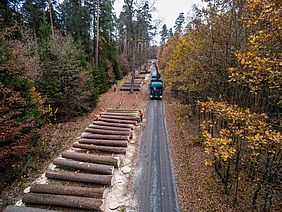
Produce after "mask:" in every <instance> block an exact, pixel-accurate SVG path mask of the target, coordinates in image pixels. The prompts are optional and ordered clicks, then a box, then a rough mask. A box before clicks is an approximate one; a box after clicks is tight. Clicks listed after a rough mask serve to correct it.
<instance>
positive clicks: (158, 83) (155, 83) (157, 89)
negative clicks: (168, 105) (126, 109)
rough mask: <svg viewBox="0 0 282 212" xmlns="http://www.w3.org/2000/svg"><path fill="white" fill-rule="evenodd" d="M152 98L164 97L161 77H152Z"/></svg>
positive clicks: (150, 86) (150, 87)
mask: <svg viewBox="0 0 282 212" xmlns="http://www.w3.org/2000/svg"><path fill="white" fill-rule="evenodd" d="M149 89H150V98H151V99H162V98H163V81H162V80H160V79H152V80H151V81H150V85H149Z"/></svg>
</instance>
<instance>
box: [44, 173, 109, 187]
mask: <svg viewBox="0 0 282 212" xmlns="http://www.w3.org/2000/svg"><path fill="white" fill-rule="evenodd" d="M46 177H47V178H50V179H58V180H70V181H75V182H81V183H93V184H101V185H107V186H110V185H111V181H112V175H97V174H82V173H75V172H49V171H47V172H46Z"/></svg>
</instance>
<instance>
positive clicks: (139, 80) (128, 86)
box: [120, 73, 146, 91]
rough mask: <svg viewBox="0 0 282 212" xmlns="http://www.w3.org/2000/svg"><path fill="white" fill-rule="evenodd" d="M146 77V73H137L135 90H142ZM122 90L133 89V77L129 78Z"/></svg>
mask: <svg viewBox="0 0 282 212" xmlns="http://www.w3.org/2000/svg"><path fill="white" fill-rule="evenodd" d="M145 78H146V74H144V73H142V74H137V75H136V76H135V79H134V84H133V90H134V91H140V90H141V87H142V85H143V83H144V80H145ZM120 90H121V91H130V90H131V79H128V80H126V81H125V82H124V84H123V85H122V86H121V88H120Z"/></svg>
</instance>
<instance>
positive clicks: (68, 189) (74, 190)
mask: <svg viewBox="0 0 282 212" xmlns="http://www.w3.org/2000/svg"><path fill="white" fill-rule="evenodd" d="M104 191H105V189H104V188H86V187H79V186H65V185H54V184H35V185H32V186H31V188H30V192H33V193H46V194H60V195H70V196H80V197H92V198H103V194H104Z"/></svg>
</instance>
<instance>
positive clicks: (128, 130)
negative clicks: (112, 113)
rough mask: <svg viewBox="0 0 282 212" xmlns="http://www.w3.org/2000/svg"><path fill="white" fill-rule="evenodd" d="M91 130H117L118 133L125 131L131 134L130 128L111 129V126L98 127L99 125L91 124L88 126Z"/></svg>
mask: <svg viewBox="0 0 282 212" xmlns="http://www.w3.org/2000/svg"><path fill="white" fill-rule="evenodd" d="M88 127H89V128H93V129H102V130H116V131H124V132H128V133H130V131H131V130H130V128H122V127H111V126H104V125H98V124H90V125H89V126H88Z"/></svg>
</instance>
